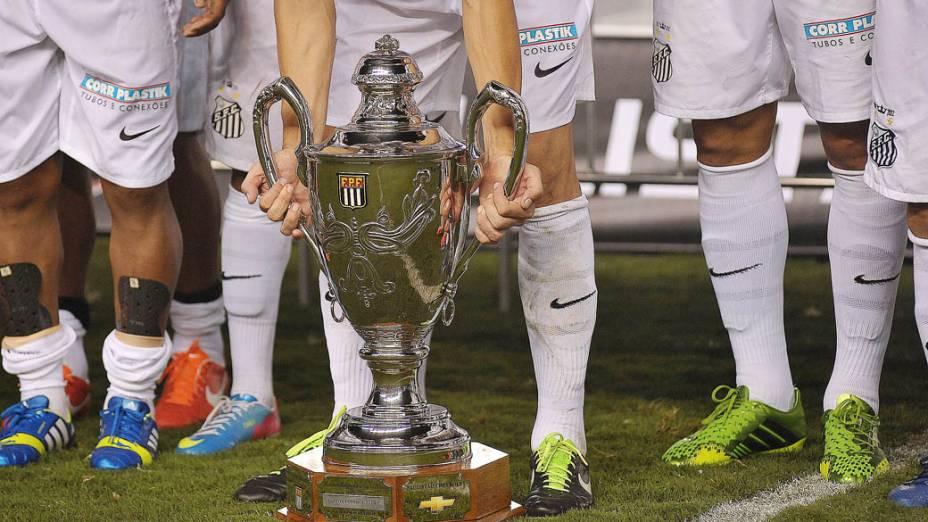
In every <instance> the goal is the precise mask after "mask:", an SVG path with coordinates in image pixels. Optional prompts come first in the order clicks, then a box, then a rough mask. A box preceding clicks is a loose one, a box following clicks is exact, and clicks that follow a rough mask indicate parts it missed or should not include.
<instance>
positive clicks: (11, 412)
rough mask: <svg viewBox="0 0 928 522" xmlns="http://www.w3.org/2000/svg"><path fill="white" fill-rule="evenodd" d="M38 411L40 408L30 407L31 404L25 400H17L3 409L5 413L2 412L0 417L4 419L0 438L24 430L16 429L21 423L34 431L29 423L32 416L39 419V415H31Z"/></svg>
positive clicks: (28, 429) (25, 427) (27, 429)
mask: <svg viewBox="0 0 928 522" xmlns="http://www.w3.org/2000/svg"><path fill="white" fill-rule="evenodd" d="M37 411H38V410H32V409H29V406H27V405H26V403H25V402H17V403H16V404H14V405H12V406H10V407H9V408H7V409H5V410H3V413H0V418H2V419H3V430H2V431H0V440H2V439H5V438H7V437H9V436H10V435H13V434H14V433H16V432H17V431H23V430H17V429H16V428H17V427H18V426H20V425H23V428H24V429H25V430H26V431H32V430H30V428H31V426H29V425H28V422H29V419H30V417H32V418H33V420H39V417H38V416H36V415H30V414H34V413H36V412H37Z"/></svg>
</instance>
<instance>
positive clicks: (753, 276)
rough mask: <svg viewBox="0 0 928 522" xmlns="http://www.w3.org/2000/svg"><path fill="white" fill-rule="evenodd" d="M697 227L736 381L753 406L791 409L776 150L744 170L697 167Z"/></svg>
mask: <svg viewBox="0 0 928 522" xmlns="http://www.w3.org/2000/svg"><path fill="white" fill-rule="evenodd" d="M699 222H700V225H701V227H702V248H703V251H704V253H705V256H706V264H707V265H708V267H709V270H710V271H709V274H710V277H711V278H712V286H713V288H715V296H716V299H717V300H718V303H719V311H720V312H721V315H722V322H723V323H724V325H725V328H726V329H727V330H728V336H729V339H730V341H731V348H732V351H733V352H734V355H735V368H736V372H737V378H736V382H737V384H738V385H739V386H741V385H746V386H748V388H749V389H750V392H751V399H754V400H758V401H761V402H764V403H766V404H768V405H770V406H773V407H774V408H777V409H779V410H789V409H791V408H792V406H793V378H792V375H791V373H790V369H789V358H788V356H787V353H786V335H785V333H784V329H783V272H784V268H785V266H786V247H787V244H788V243H789V228H788V227H787V223H786V204H785V203H784V201H783V191H782V189H781V188H780V180H779V177H778V176H777V171H776V166H775V164H774V162H773V160H772V151H767V153H766V154H764V155H763V156H762V157H761V158H760V159H757V160H755V161H752V162H751V163H747V164H744V165H735V166H732V167H709V166H706V165H699Z"/></svg>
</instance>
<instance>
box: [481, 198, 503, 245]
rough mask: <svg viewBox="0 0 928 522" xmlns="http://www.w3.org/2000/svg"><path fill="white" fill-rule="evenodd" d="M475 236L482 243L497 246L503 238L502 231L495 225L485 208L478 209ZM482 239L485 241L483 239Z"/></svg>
mask: <svg viewBox="0 0 928 522" xmlns="http://www.w3.org/2000/svg"><path fill="white" fill-rule="evenodd" d="M475 235H476V237H477V239H478V240H479V241H480V242H481V243H483V244H490V245H495V244H496V243H498V242H499V240H500V239H502V238H503V233H502V231H501V230H500V229H498V228H497V227H496V226H494V225H493V223H492V222H491V221H490V217H489V216H488V215H487V211H486V209H485V208H484V207H483V206H481V207H480V208H478V209H477V229H476V230H475ZM481 237H482V238H483V239H481Z"/></svg>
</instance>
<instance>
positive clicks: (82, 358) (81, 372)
mask: <svg viewBox="0 0 928 522" xmlns="http://www.w3.org/2000/svg"><path fill="white" fill-rule="evenodd" d="M58 322H59V323H61V324H66V325H68V326H69V327H70V328H71V330H74V342H72V343H71V345H70V346H68V350H67V351H66V352H65V354H64V364H66V365H67V366H68V368H70V369H71V373H72V374H74V375H76V376H78V377H80V378H81V379H84V380H85V381H89V380H90V378H89V377H88V375H89V371H90V370H89V368H88V367H87V353H86V352H85V351H84V336H85V335H87V330H86V329H85V328H84V325H83V323H81V322H80V320H79V319H78V318H77V317H74V314H72V313H71V312H69V311H67V310H63V309H59V310H58Z"/></svg>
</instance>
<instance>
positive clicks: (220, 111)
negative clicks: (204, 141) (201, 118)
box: [212, 96, 245, 139]
mask: <svg viewBox="0 0 928 522" xmlns="http://www.w3.org/2000/svg"><path fill="white" fill-rule="evenodd" d="M212 119H213V130H215V131H216V132H218V133H219V134H220V135H221V136H222V137H223V138H226V139H229V138H239V137H241V136H242V133H243V132H245V126H244V124H243V123H242V106H241V105H239V104H238V103H237V102H234V101H229V100H227V99H225V98H223V97H222V96H216V108H215V109H213V118H212Z"/></svg>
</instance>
